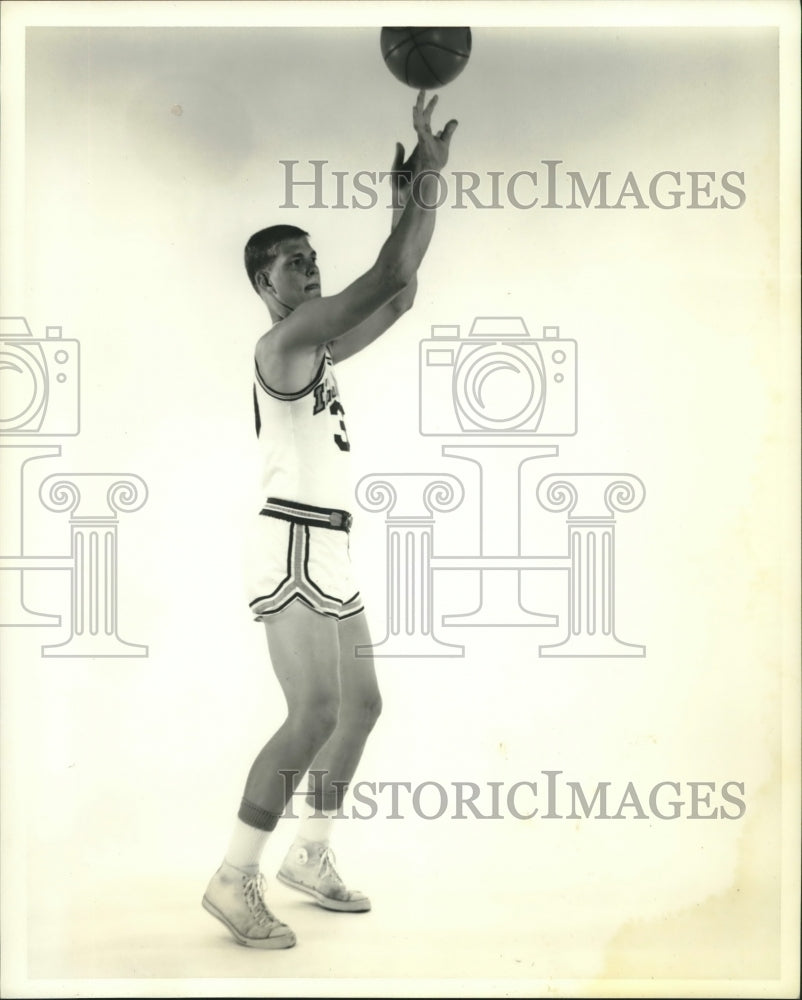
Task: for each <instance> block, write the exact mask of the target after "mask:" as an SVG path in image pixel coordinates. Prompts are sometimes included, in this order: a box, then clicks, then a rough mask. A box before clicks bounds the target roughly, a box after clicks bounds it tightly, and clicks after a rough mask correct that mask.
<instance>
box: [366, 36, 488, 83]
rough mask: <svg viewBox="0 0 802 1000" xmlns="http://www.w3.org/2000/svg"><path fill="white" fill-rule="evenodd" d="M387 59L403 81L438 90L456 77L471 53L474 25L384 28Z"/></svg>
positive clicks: (382, 42) (391, 68)
mask: <svg viewBox="0 0 802 1000" xmlns="http://www.w3.org/2000/svg"><path fill="white" fill-rule="evenodd" d="M380 42H381V50H382V56H383V57H384V62H385V63H386V65H387V68H388V69H389V70H390V72H391V73H392V74H393V76H394V77H395V78H396V79H397V80H400V81H401V83H405V84H407V86H409V87H414V88H415V89H416V90H421V89H423V90H435V89H436V88H437V87H444V86H445V85H446V84H447V83H451V81H452V80H455V79H456V78H457V77H458V76H459V75H460V73H461V72H462V71H463V70H464V69H465V66H466V65H467V63H468V58H469V56H470V54H471V29H470V28H382V30H381V39H380Z"/></svg>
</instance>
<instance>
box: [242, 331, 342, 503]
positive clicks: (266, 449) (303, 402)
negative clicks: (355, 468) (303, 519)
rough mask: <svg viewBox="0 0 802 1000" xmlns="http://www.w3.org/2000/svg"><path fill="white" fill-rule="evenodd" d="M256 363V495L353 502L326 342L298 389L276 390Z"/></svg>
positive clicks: (339, 404) (335, 384) (338, 402)
mask: <svg viewBox="0 0 802 1000" xmlns="http://www.w3.org/2000/svg"><path fill="white" fill-rule="evenodd" d="M266 378H269V374H268V373H262V372H260V371H259V368H258V366H256V375H255V379H254V384H253V402H254V416H255V420H256V435H257V438H258V442H259V454H260V461H261V479H260V486H261V493H262V496H261V499H262V501H263V502H264V501H265V500H267V498H268V497H277V498H279V499H281V500H295V501H298V502H299V503H305V504H310V505H312V506H315V507H329V508H338V509H342V510H350V509H351V508H352V507H353V495H354V494H353V484H352V483H351V464H350V455H349V451H350V447H351V446H350V444H349V442H348V435H347V433H346V430H345V420H344V414H345V411H344V410H343V407H342V403H341V402H340V399H339V394H338V391H337V381H336V379H335V377H334V362H333V361H332V357H331V354H330V353H329V349H328V347H327V348H326V352H325V354H324V356H323V360H322V361H321V362H320V367H319V368H318V370H317V372H316V373H315V377H314V378H313V379H312V381H311V382H310V383H309V385H308V386H306V387H305V388H304V389H301V390H300V391H299V392H278V391H276V390H275V389H271V388H270V387H269V385H268V384H267V382H266Z"/></svg>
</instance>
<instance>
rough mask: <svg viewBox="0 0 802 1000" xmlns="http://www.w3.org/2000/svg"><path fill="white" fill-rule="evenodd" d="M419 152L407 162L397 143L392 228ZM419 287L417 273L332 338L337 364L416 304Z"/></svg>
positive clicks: (406, 196) (406, 197)
mask: <svg viewBox="0 0 802 1000" xmlns="http://www.w3.org/2000/svg"><path fill="white" fill-rule="evenodd" d="M417 156H418V147H417V146H416V147H415V149H414V150H413V151H412V153H411V155H410V157H409V159H408V160H406V162H405V161H404V146H403V143H400V142H397V143H396V148H395V157H394V159H393V165H392V167H391V169H390V184H391V189H392V206H393V214H392V222H391V226H390V230H391V231H392V230H393V229H395V227H396V226H397V225H398V223H399V222H400V221H401V216H402V215H403V212H404V206H405V205H406V203H407V201H408V200H409V197H410V194H411V190H412V178H413V176H414V175H415V173H416V168H415V165H416V163H417ZM417 290H418V276H417V274H415V275H414V276H413V278H412V280H411V281H410V282H408V283H407V284H406V285H405V286H404V287H403V288H402V289H401V291H400V292H399V293H398V294H397V295H394V296H393V298H391V299H390V300H389V301H388V302H385V303H384V305H383V306H380V307H379V308H378V309H377V310H376V312H375V313H373V315H372V316H368V318H367V319H365V320H363V321H362V322H361V323H358V324H357V325H356V326H355V327H354V328H353V329H351V330H349V331H348V332H347V333H344V334H343V335H342V336H340V337H338V338H337V339H336V340H332V341H330V342H329V349H330V351H331V355H332V358H333V359H334V362H335V364H336V363H338V362H340V361H344V360H345V359H346V358H350V357H351V356H352V355H354V354H356V353H357V352H358V351H361V350H362V349H363V348H364V347H367V346H368V345H369V344H372V343H373V341H374V340H376V339H377V338H378V337H380V336H381V335H382V334H383V333H385V332H386V331H387V330H389V329H390V327H391V326H392V325H393V324H394V323H395V322H396V320H398V319H399V317H401V316H403V315H404V313H405V312H407V310H409V309H411V308H412V305H413V303H414V302H415V295H416V293H417Z"/></svg>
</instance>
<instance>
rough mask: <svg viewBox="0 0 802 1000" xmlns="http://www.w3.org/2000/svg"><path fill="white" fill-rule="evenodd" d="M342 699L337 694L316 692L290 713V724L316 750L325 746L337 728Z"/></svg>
mask: <svg viewBox="0 0 802 1000" xmlns="http://www.w3.org/2000/svg"><path fill="white" fill-rule="evenodd" d="M339 714H340V699H339V696H338V695H337V694H336V693H335V692H316V693H315V694H314V695H313V696H312V697H310V698H307V699H306V700H305V701H304V702H303V703H302V704H300V705H298V706H296V707H295V709H294V711H292V712H291V713H290V724H291V725H292V726H293V728H294V729H295V730H296V732H297V733H298V736H299V737H300V738H301V739H304V740H305V741H307V742H309V744H310V746H311V747H312V748H314V749H319V748H320V747H322V746H323V744H324V743H325V742H326V740H327V739H328V738H329V737H330V736H331V734H332V733H333V732H334V730H335V729H336V728H337V722H338V720H339Z"/></svg>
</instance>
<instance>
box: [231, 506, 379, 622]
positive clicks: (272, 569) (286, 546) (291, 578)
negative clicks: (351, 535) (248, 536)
mask: <svg viewBox="0 0 802 1000" xmlns="http://www.w3.org/2000/svg"><path fill="white" fill-rule="evenodd" d="M350 523H351V515H350V514H348V512H347V511H342V510H330V509H328V508H324V507H311V506H309V505H308V504H300V503H297V502H295V501H287V500H278V499H275V498H273V497H271V498H270V499H269V500H268V501H267V503H266V504H265V506H264V507H263V508H262V511H261V512H260V516H259V518H258V523H257V524H256V525H255V526H254V534H253V536H252V544H251V546H250V550H249V553H248V562H249V573H248V598H249V606H250V609H251V612H252V613H253V615H254V618H255V620H256V621H264V620H265V619H267V618H269V617H270V616H271V615H275V614H277V613H278V612H279V611H281V610H282V609H283V608H286V607H287V605H288V604H291V603H292V602H293V601H301V602H302V603H303V604H306V605H307V607H309V608H311V609H312V610H313V611H317V612H318V614H321V615H326V616H327V617H329V618H337V619H343V618H350V617H352V616H353V615H357V614H359V613H360V611H363V610H364V605H363V604H362V598H361V597H360V594H359V589H358V588H357V586H356V584H355V583H354V580H353V577H352V576H351V558H350V555H349V551H348V529H349V528H350Z"/></svg>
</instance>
